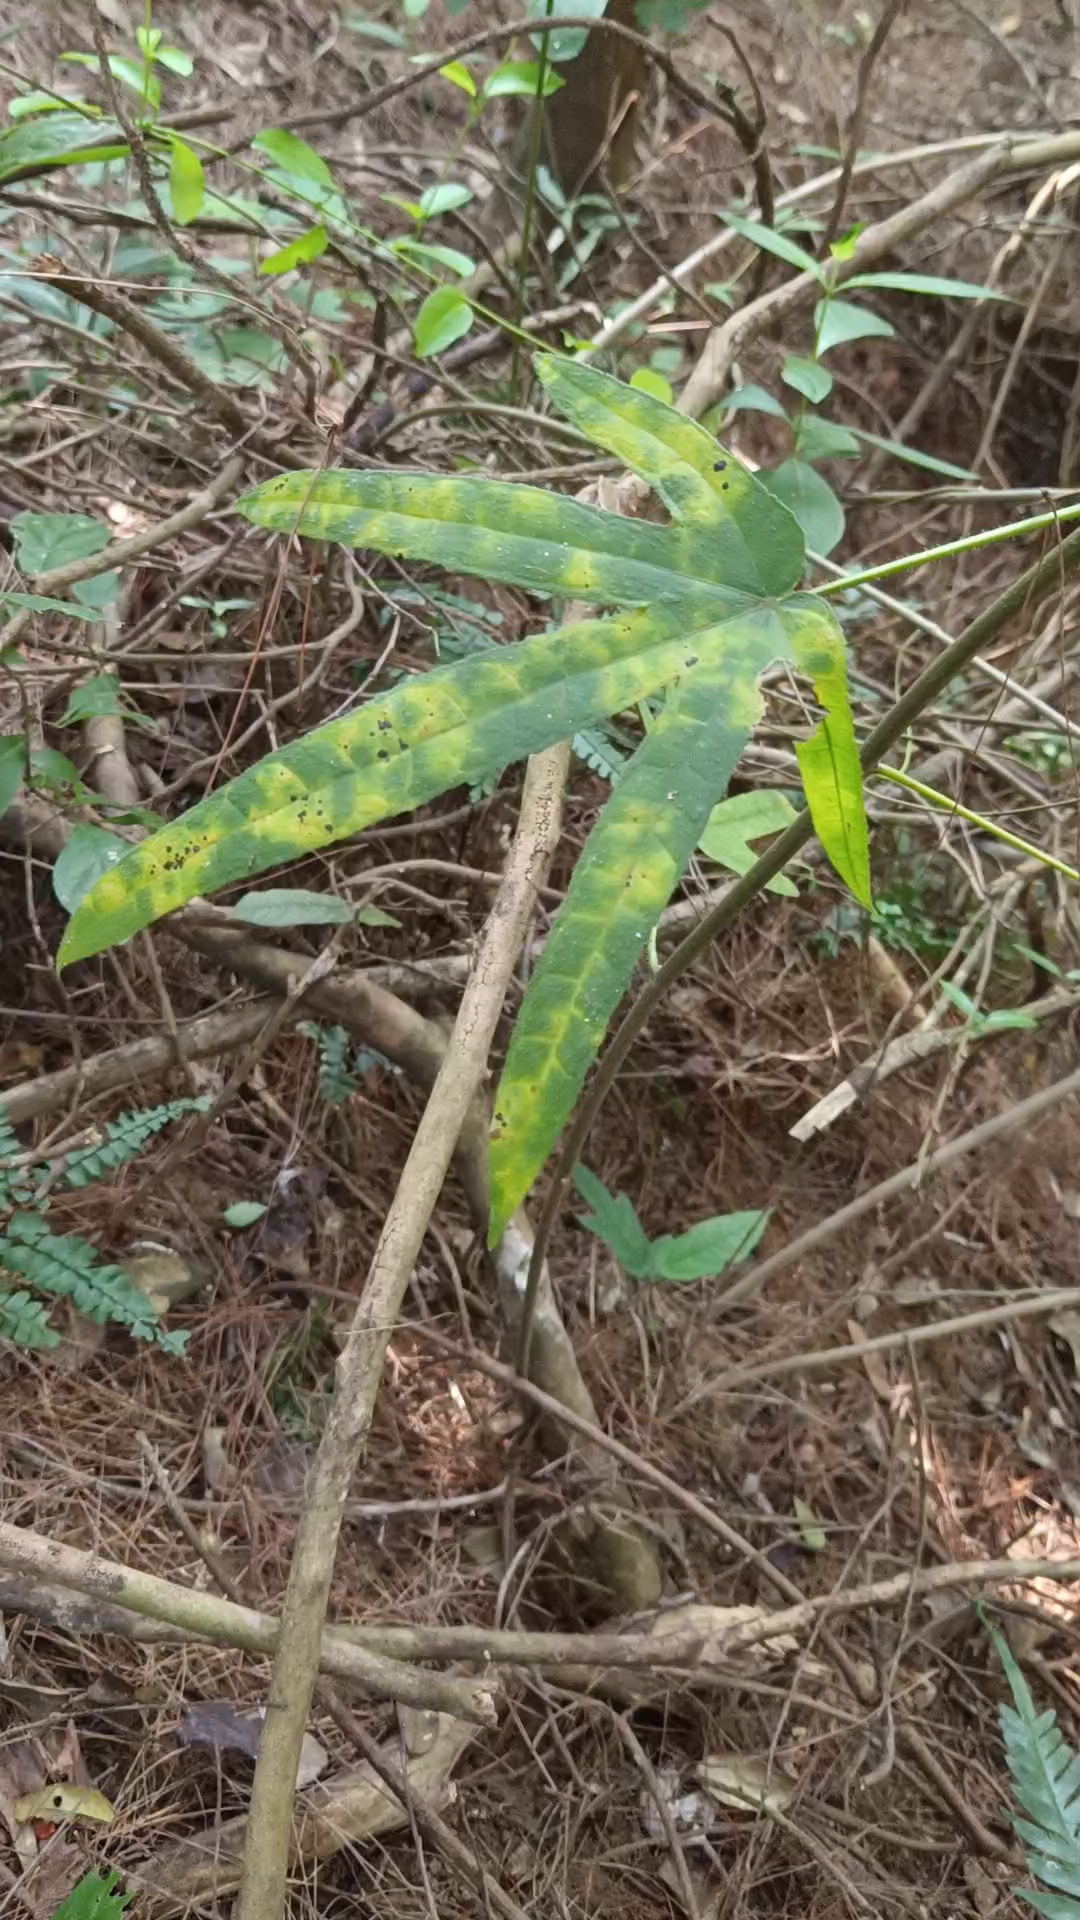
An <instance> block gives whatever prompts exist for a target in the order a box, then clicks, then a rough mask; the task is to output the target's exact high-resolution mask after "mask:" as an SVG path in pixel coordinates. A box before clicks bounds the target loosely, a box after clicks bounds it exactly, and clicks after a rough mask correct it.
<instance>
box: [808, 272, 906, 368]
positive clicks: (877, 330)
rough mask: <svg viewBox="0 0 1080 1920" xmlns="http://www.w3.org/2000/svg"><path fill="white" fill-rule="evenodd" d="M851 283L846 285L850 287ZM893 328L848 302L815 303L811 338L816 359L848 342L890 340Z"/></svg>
mask: <svg viewBox="0 0 1080 1920" xmlns="http://www.w3.org/2000/svg"><path fill="white" fill-rule="evenodd" d="M850 284H851V282H850V281H849V282H848V285H849V286H850ZM895 332H896V328H895V327H893V326H890V324H889V322H888V321H887V320H883V319H882V318H881V315H880V314H878V313H872V312H871V311H870V309H869V308H868V307H857V306H855V304H854V302H853V301H851V300H819V301H818V303H817V306H816V307H815V308H814V336H815V339H816V341H817V353H818V357H819V358H820V357H821V355H822V354H823V353H828V352H829V351H830V349H831V348H832V347H842V346H844V345H845V344H846V343H847V341H849V340H870V339H875V338H876V339H881V340H891V339H892V337H893V335H894V334H895Z"/></svg>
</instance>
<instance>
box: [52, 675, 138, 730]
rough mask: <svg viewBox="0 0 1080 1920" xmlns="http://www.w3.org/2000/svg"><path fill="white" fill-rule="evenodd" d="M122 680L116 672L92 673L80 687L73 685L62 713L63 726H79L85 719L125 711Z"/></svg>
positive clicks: (99, 718) (103, 716)
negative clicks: (121, 694)
mask: <svg viewBox="0 0 1080 1920" xmlns="http://www.w3.org/2000/svg"><path fill="white" fill-rule="evenodd" d="M123 711H124V703H123V700H122V699H121V696H120V682H119V680H118V679H117V676H116V674H115V673H92V674H91V675H90V678H89V679H88V680H84V681H83V683H82V685H81V686H80V687H73V688H72V690H71V692H70V693H69V695H68V700H67V705H66V707H65V708H64V711H63V713H62V714H61V715H60V721H59V724H60V726H62V727H77V726H80V725H81V724H82V722H83V721H84V720H101V719H104V718H106V717H108V716H111V715H114V714H119V713H123Z"/></svg>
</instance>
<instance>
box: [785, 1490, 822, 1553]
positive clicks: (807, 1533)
mask: <svg viewBox="0 0 1080 1920" xmlns="http://www.w3.org/2000/svg"><path fill="white" fill-rule="evenodd" d="M791 1504H792V1510H793V1512H794V1514H795V1519H796V1521H797V1523H798V1528H799V1535H800V1538H801V1539H802V1543H803V1546H804V1547H805V1548H806V1550H807V1552H808V1553H824V1552H825V1549H826V1547H827V1546H828V1544H829V1543H828V1539H827V1537H826V1534H825V1529H824V1527H823V1526H822V1524H821V1521H820V1520H819V1519H818V1517H817V1514H816V1513H815V1512H814V1509H813V1507H810V1506H808V1505H807V1503H806V1501H805V1500H801V1499H800V1498H799V1495H798V1494H796V1495H795V1498H794V1500H793V1501H792V1503H791Z"/></svg>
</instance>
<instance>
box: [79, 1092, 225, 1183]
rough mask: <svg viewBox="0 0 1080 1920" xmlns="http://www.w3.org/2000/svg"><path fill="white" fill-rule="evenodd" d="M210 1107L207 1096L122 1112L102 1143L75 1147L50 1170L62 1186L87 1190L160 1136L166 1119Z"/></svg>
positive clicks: (107, 1131)
mask: <svg viewBox="0 0 1080 1920" xmlns="http://www.w3.org/2000/svg"><path fill="white" fill-rule="evenodd" d="M210 1104H211V1103H210V1099H209V1097H208V1096H207V1095H201V1096H200V1097H199V1098H198V1099H197V1100H168V1101H166V1102H165V1104H164V1105H163V1106H160V1107H145V1108H143V1109H136V1110H135V1111H134V1112H133V1113H122V1114H121V1115H120V1117H119V1119H118V1120H110V1121H109V1123H108V1125H107V1126H106V1128H105V1137H104V1139H103V1140H97V1141H94V1142H92V1143H91V1145H90V1146H86V1147H77V1148H76V1149H75V1151H74V1152H72V1153H69V1154H67V1155H66V1156H65V1157H64V1159H63V1160H62V1161H58V1162H54V1163H53V1167H54V1169H55V1168H59V1170H60V1171H61V1172H62V1174H63V1178H64V1184H65V1186H69V1187H88V1186H89V1185H90V1184H91V1182H92V1181H94V1180H100V1179H101V1178H102V1175H103V1174H106V1173H111V1172H113V1171H114V1169H115V1168H116V1167H122V1166H124V1165H125V1163H126V1162H127V1161H128V1160H134V1158H135V1156H136V1154H137V1153H139V1152H141V1150H142V1148H143V1147H144V1146H145V1145H146V1142H147V1141H148V1140H149V1139H150V1138H151V1137H152V1135H154V1134H155V1133H160V1132H161V1129H162V1127H167V1126H168V1124H169V1122H170V1120H179V1119H180V1117H181V1115H183V1114H185V1113H205V1112H206V1111H207V1109H208V1108H209V1106H210Z"/></svg>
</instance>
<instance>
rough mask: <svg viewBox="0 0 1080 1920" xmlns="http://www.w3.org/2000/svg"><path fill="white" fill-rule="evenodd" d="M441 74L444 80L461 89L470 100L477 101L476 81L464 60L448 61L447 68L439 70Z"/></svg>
mask: <svg viewBox="0 0 1080 1920" xmlns="http://www.w3.org/2000/svg"><path fill="white" fill-rule="evenodd" d="M439 73H440V75H441V77H442V79H444V80H449V81H450V84H451V85H452V86H455V87H460V88H461V91H462V93H467V94H468V96H469V98H470V100H475V99H476V81H475V80H474V79H473V77H472V74H471V73H470V72H469V69H468V67H467V66H466V65H465V62H464V60H448V61H447V63H446V65H445V67H440V68H439Z"/></svg>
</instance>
